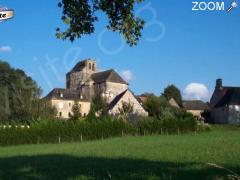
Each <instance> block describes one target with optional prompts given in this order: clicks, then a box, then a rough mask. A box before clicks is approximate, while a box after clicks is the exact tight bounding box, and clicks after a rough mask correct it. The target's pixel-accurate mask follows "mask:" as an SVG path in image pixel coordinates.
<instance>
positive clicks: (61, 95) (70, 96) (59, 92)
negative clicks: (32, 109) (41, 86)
mask: <svg viewBox="0 0 240 180" xmlns="http://www.w3.org/2000/svg"><path fill="white" fill-rule="evenodd" d="M45 98H50V99H63V100H81V101H89V100H88V99H87V98H86V97H84V96H81V93H80V91H79V90H72V89H62V88H54V89H53V90H52V91H51V92H50V93H49V94H48V95H47V96H46V97H45Z"/></svg>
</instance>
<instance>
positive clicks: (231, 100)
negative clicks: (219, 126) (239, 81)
mask: <svg viewBox="0 0 240 180" xmlns="http://www.w3.org/2000/svg"><path fill="white" fill-rule="evenodd" d="M223 90H224V91H225V92H224V95H223V96H222V98H221V99H220V100H219V101H218V103H217V104H216V105H215V107H222V106H226V105H240V87H223Z"/></svg>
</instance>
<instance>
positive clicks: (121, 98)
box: [109, 90, 148, 116]
mask: <svg viewBox="0 0 240 180" xmlns="http://www.w3.org/2000/svg"><path fill="white" fill-rule="evenodd" d="M122 102H126V103H131V104H132V105H133V109H134V110H133V111H134V113H136V114H141V115H146V116H147V114H148V113H147V112H146V111H145V110H144V109H143V107H142V105H141V104H140V103H139V101H138V100H137V99H136V97H135V96H134V95H133V93H132V92H131V91H130V90H126V91H124V92H122V93H121V94H119V95H118V96H116V97H115V98H114V100H113V101H112V102H111V103H110V105H109V111H111V112H113V113H115V114H117V113H119V111H118V109H119V108H121V107H122Z"/></svg>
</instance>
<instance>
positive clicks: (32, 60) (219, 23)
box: [0, 0, 240, 101]
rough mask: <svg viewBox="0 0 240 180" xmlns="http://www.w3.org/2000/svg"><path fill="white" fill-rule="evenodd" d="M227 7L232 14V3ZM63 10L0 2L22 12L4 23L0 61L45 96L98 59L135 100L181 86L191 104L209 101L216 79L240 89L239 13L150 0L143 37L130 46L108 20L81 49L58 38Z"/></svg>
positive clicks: (45, 0)
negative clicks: (108, 27) (123, 81)
mask: <svg viewBox="0 0 240 180" xmlns="http://www.w3.org/2000/svg"><path fill="white" fill-rule="evenodd" d="M201 1H202V0H201ZM213 2H215V1H213ZM223 2H225V9H227V7H228V5H229V4H230V3H231V1H230V0H223ZM57 3H58V1H57V0H51V1H49V0H41V1H37V3H36V1H24V0H17V1H16V0H0V5H1V6H5V7H8V8H11V9H14V11H15V17H14V18H13V19H11V20H8V21H6V22H3V23H0V59H1V60H4V61H7V62H8V63H10V65H11V66H13V67H14V68H20V69H23V70H24V71H25V72H26V73H27V74H28V75H30V76H32V78H33V79H34V80H35V81H36V82H37V83H38V84H39V86H41V87H42V89H43V95H46V94H47V93H48V92H49V91H50V90H51V89H53V88H55V87H65V74H66V73H67V72H68V71H69V70H70V69H71V68H72V67H73V66H74V65H75V64H76V63H77V62H78V61H80V60H83V59H86V58H92V59H95V60H96V61H97V63H98V68H99V69H100V70H107V69H115V70H116V71H117V72H118V73H119V74H121V75H122V76H123V77H124V78H125V79H126V80H127V81H128V82H129V84H130V89H131V90H132V91H133V92H134V93H135V94H141V93H144V92H153V93H155V94H156V95H160V94H161V92H163V90H164V88H165V87H166V86H168V85H170V84H174V85H176V86H177V87H178V88H179V89H180V90H181V92H182V94H183V97H184V98H185V99H202V100H204V101H208V100H209V97H210V96H211V93H212V91H213V90H214V86H215V80H216V79H217V78H222V79H223V84H224V85H226V86H240V78H239V77H240V70H239V67H240V50H239V48H240V24H239V22H240V21H239V20H240V7H239V8H236V9H235V10H234V11H232V12H231V13H227V12H226V11H192V8H193V3H192V1H191V0H181V1H179V0H161V1H159V0H145V1H144V2H143V3H141V4H139V5H136V6H135V14H136V15H137V16H139V17H141V18H143V19H144V20H145V21H146V24H145V28H144V30H143V33H142V37H141V39H140V41H139V43H138V45H137V46H135V47H129V46H128V45H127V44H126V42H125V41H124V39H123V38H122V37H121V35H119V34H118V33H113V32H111V31H108V30H106V28H105V27H106V25H107V19H106V17H105V15H104V14H102V13H99V16H100V17H99V22H97V23H96V24H95V27H96V30H95V32H94V34H92V35H90V36H89V35H87V36H83V37H82V38H81V39H78V40H76V41H75V42H74V43H71V42H69V41H62V40H59V39H56V37H55V29H56V28H57V27H60V28H64V26H63V23H62V21H61V20H60V18H61V9H59V8H58V7H57Z"/></svg>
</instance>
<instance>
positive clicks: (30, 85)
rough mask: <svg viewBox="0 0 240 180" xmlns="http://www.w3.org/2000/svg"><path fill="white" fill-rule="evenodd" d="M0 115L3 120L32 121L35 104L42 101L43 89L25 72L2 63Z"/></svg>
mask: <svg viewBox="0 0 240 180" xmlns="http://www.w3.org/2000/svg"><path fill="white" fill-rule="evenodd" d="M0 92H1V96H0V102H1V103H0V114H2V116H3V117H2V118H4V119H2V120H9V119H12V120H19V121H26V120H28V119H31V112H32V110H33V108H34V107H33V103H34V102H35V101H36V100H37V99H40V95H41V88H40V87H39V86H38V85H37V83H36V82H35V81H34V80H33V79H32V78H31V77H29V76H27V75H26V74H25V72H24V71H22V70H20V69H14V68H12V67H11V66H10V65H9V64H8V63H6V62H2V61H0Z"/></svg>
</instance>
